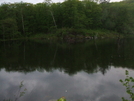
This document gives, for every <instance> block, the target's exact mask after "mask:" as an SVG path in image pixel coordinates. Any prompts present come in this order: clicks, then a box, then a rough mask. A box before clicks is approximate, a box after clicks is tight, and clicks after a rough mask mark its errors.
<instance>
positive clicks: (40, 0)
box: [0, 0, 121, 4]
mask: <svg viewBox="0 0 134 101" xmlns="http://www.w3.org/2000/svg"><path fill="white" fill-rule="evenodd" d="M20 1H23V2H28V3H34V4H36V3H41V2H43V1H44V0H0V4H1V3H4V2H6V3H7V2H11V3H14V2H20ZM52 1H53V2H63V1H64V0H52ZM110 1H111V2H116V1H117V2H118V1H121V0H110Z"/></svg>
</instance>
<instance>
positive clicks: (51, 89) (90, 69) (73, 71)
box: [0, 39, 134, 101]
mask: <svg viewBox="0 0 134 101" xmlns="http://www.w3.org/2000/svg"><path fill="white" fill-rule="evenodd" d="M125 70H129V73H130V76H133V77H134V39H121V40H116V39H114V40H108V39H107V40H106V39H103V40H90V41H88V42H82V43H73V44H70V43H66V42H62V41H58V42H51V41H49V42H46V41H37V42H34V41H10V42H0V101H3V99H9V98H10V99H14V98H15V95H16V94H17V91H18V88H19V85H20V82H21V81H23V83H24V88H27V91H26V94H25V95H24V96H23V97H21V98H20V99H19V101H49V100H50V101H52V99H58V98H59V97H62V96H65V97H66V99H67V101H121V97H128V95H127V94H126V92H125V87H123V86H122V84H121V83H120V82H119V80H120V79H124V78H125Z"/></svg>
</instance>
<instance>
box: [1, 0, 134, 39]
mask: <svg viewBox="0 0 134 101" xmlns="http://www.w3.org/2000/svg"><path fill="white" fill-rule="evenodd" d="M94 1H97V2H98V0H83V1H79V0H65V1H64V2H62V3H52V2H51V1H50V0H46V1H45V2H43V3H37V4H31V3H24V2H18V3H7V4H6V3H3V4H1V5H0V14H1V15H2V16H0V39H13V38H18V37H22V36H23V37H29V36H33V35H35V34H37V33H45V34H51V33H55V32H57V31H59V30H57V29H64V28H65V29H68V28H69V29H73V30H74V29H75V30H78V29H80V30H83V29H86V30H96V29H105V30H110V31H116V32H118V33H121V34H133V33H134V19H133V18H134V2H133V0H124V1H122V2H115V3H109V2H108V0H101V2H104V1H105V3H100V4H98V3H97V2H94ZM130 2H131V3H130ZM128 4H129V5H128ZM73 30H72V31H73ZM77 32H80V31H77ZM65 33H66V32H65ZM67 33H68V31H67ZM78 34H79V33H78ZM81 34H83V33H81ZM85 34H86V33H85Z"/></svg>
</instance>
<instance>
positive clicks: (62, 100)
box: [57, 97, 66, 101]
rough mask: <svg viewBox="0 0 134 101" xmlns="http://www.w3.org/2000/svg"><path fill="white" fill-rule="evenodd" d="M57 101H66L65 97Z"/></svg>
mask: <svg viewBox="0 0 134 101" xmlns="http://www.w3.org/2000/svg"><path fill="white" fill-rule="evenodd" d="M57 101H66V99H65V97H61V98H60V99H58V100H57Z"/></svg>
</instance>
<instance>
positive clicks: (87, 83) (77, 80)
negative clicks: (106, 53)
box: [0, 67, 134, 101]
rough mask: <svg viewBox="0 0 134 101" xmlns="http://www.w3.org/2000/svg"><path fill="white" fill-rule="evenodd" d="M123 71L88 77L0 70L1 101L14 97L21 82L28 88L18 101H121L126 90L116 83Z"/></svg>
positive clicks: (55, 72)
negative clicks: (61, 99)
mask: <svg viewBox="0 0 134 101" xmlns="http://www.w3.org/2000/svg"><path fill="white" fill-rule="evenodd" d="M124 72H125V69H122V68H114V67H111V69H110V70H109V71H108V72H107V73H106V74H105V76H104V75H102V73H101V72H98V73H93V74H87V73H86V72H84V71H81V72H79V73H77V74H76V75H73V76H69V75H68V74H66V73H64V72H61V71H59V70H54V71H53V72H52V73H49V72H46V71H44V72H42V73H40V72H38V71H34V72H31V73H27V74H23V73H16V72H10V73H8V72H5V71H4V70H2V71H1V73H0V81H1V86H0V91H1V92H0V93H1V94H0V95H1V96H0V101H2V99H4V98H7V97H10V98H13V95H14V93H15V92H16V90H17V87H18V84H19V82H21V80H24V85H25V87H26V88H27V89H28V91H27V92H26V95H25V96H24V97H22V98H21V101H31V100H32V101H49V100H50V99H55V98H59V97H61V96H65V97H66V98H67V101H107V100H108V101H113V100H114V101H121V97H122V96H126V93H125V88H124V87H122V86H121V84H120V82H119V79H121V78H124V76H125V75H124ZM132 72H133V71H131V72H130V73H131V75H133V76H134V74H132Z"/></svg>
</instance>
